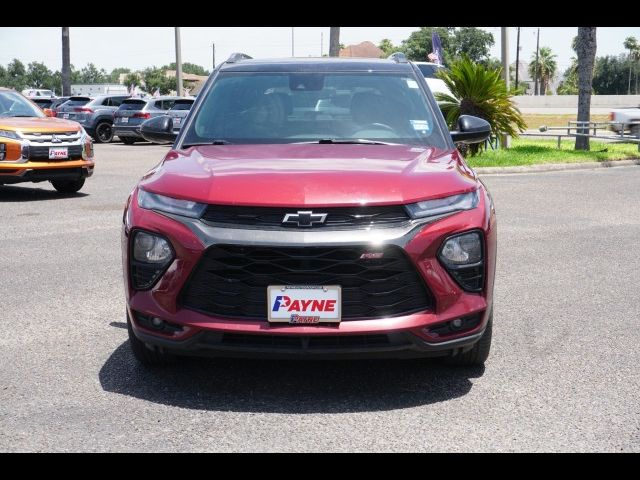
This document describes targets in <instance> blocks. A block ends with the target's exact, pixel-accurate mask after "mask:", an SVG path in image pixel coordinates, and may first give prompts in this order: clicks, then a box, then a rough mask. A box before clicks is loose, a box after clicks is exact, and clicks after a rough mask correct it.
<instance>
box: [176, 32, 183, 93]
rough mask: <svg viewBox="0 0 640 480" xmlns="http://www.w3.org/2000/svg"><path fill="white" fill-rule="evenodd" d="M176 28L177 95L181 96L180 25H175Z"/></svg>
mask: <svg viewBox="0 0 640 480" xmlns="http://www.w3.org/2000/svg"><path fill="white" fill-rule="evenodd" d="M175 30H176V79H177V80H178V91H177V95H178V96H179V97H181V96H182V59H181V52H180V27H175Z"/></svg>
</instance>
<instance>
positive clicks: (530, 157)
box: [466, 138, 640, 168]
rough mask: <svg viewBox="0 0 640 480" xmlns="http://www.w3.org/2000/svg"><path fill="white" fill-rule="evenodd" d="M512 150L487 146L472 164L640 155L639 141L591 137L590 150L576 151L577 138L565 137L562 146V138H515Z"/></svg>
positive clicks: (597, 159) (504, 164)
mask: <svg viewBox="0 0 640 480" xmlns="http://www.w3.org/2000/svg"><path fill="white" fill-rule="evenodd" d="M511 145H512V146H511V148H510V149H508V150H502V149H500V150H491V149H489V150H487V151H485V152H483V153H482V154H481V155H478V156H475V157H467V159H466V160H467V163H468V164H469V165H470V166H471V167H474V168H475V167H512V166H517V165H539V164H543V163H580V162H604V161H607V160H624V159H628V158H640V152H638V146H637V144H635V143H603V142H596V141H593V140H592V141H591V142H590V145H591V150H590V151H588V152H583V151H575V150H574V149H573V148H574V146H575V140H573V139H566V140H562V142H561V144H560V149H558V141H557V139H554V140H531V139H524V138H518V139H514V140H513V141H512V144H511Z"/></svg>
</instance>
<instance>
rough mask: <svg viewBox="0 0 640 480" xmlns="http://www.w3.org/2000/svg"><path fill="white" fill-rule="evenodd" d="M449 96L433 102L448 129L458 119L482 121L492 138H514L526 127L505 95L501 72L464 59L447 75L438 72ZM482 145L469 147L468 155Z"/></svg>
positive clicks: (437, 98) (451, 67) (444, 72)
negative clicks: (486, 123)
mask: <svg viewBox="0 0 640 480" xmlns="http://www.w3.org/2000/svg"><path fill="white" fill-rule="evenodd" d="M437 75H438V77H439V78H441V79H442V80H444V83H445V84H446V85H447V87H448V88H449V90H450V91H451V93H452V95H453V96H451V95H448V94H445V93H436V94H435V97H436V100H437V101H438V102H439V104H440V109H441V110H442V113H443V114H444V116H445V119H446V121H447V124H448V125H449V127H450V128H454V127H455V125H456V124H457V122H458V118H459V117H460V115H473V116H476V117H480V118H484V119H485V120H486V121H488V122H489V123H490V124H491V132H492V134H493V135H499V136H502V135H510V136H512V137H517V136H518V135H519V132H523V131H524V130H525V128H526V124H525V122H524V120H523V118H522V115H521V114H520V111H519V110H518V109H517V108H516V106H515V104H514V103H513V101H512V100H511V98H510V96H509V93H508V92H507V86H506V84H505V82H504V80H503V79H502V69H500V70H489V69H487V68H486V67H485V66H484V65H482V64H479V63H476V62H473V61H472V60H471V59H469V58H468V57H466V56H464V55H463V56H462V58H461V59H460V60H456V61H455V62H453V63H452V64H451V66H450V69H449V71H446V70H441V71H440V72H438V74H437ZM481 148H482V145H481V144H476V145H470V147H469V150H470V153H471V155H475V154H477V153H479V152H480V151H481Z"/></svg>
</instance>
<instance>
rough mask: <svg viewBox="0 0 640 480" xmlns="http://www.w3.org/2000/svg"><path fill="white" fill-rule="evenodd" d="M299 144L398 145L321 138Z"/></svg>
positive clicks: (373, 141)
mask: <svg viewBox="0 0 640 480" xmlns="http://www.w3.org/2000/svg"><path fill="white" fill-rule="evenodd" d="M297 143H301V144H304V143H319V144H321V145H332V144H333V145H348V144H357V145H397V143H389V142H379V141H376V140H367V139H366V138H321V139H320V140H313V141H310V142H297Z"/></svg>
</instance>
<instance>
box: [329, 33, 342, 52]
mask: <svg viewBox="0 0 640 480" xmlns="http://www.w3.org/2000/svg"><path fill="white" fill-rule="evenodd" d="M339 54H340V27H330V30H329V56H330V57H337V56H338V55H339Z"/></svg>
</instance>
